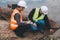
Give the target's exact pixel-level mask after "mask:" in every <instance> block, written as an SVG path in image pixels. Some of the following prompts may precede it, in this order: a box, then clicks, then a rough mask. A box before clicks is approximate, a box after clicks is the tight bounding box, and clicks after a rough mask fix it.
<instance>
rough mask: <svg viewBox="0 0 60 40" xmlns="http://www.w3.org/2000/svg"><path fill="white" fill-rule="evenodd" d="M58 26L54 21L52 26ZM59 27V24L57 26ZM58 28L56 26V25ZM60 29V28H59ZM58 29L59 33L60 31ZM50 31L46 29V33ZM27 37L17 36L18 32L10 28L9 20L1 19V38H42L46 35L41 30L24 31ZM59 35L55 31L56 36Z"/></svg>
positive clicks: (26, 39)
mask: <svg viewBox="0 0 60 40" xmlns="http://www.w3.org/2000/svg"><path fill="white" fill-rule="evenodd" d="M51 23H52V21H51ZM53 25H54V26H57V24H56V23H55V22H54V24H52V26H53ZM57 27H58V26H57ZM55 28H56V27H55ZM59 31H60V30H59ZM59 31H58V33H60V32H59ZM48 33H49V32H47V31H45V34H48ZM24 34H25V38H21V37H18V36H16V34H15V33H14V32H13V31H12V30H10V29H9V22H8V21H5V20H0V40H40V38H42V37H43V36H44V35H43V33H41V32H36V33H32V32H30V31H28V32H26V33H24ZM55 35H57V33H56V32H55V34H54V36H55Z"/></svg>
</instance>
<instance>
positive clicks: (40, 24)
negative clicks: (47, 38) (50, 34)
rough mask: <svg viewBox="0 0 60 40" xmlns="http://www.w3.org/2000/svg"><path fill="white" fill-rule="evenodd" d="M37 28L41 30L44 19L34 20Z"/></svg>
mask: <svg viewBox="0 0 60 40" xmlns="http://www.w3.org/2000/svg"><path fill="white" fill-rule="evenodd" d="M36 24H37V28H38V30H42V29H43V28H44V24H45V22H44V20H39V21H37V22H36Z"/></svg>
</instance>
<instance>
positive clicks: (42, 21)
mask: <svg viewBox="0 0 60 40" xmlns="http://www.w3.org/2000/svg"><path fill="white" fill-rule="evenodd" d="M37 23H39V24H45V22H44V20H39V21H38V22H37Z"/></svg>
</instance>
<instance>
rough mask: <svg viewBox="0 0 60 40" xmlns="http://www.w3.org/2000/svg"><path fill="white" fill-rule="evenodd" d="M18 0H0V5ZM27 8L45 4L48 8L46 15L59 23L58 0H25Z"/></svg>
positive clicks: (59, 10)
mask: <svg viewBox="0 0 60 40" xmlns="http://www.w3.org/2000/svg"><path fill="white" fill-rule="evenodd" d="M18 1H19V0H0V6H2V7H7V4H9V3H17V2H18ZM26 2H27V5H28V8H27V10H29V11H30V10H31V9H32V8H35V7H38V8H40V6H42V5H46V6H47V7H48V8H49V14H48V16H49V17H50V18H51V19H53V20H54V21H56V22H59V23H60V0H26Z"/></svg>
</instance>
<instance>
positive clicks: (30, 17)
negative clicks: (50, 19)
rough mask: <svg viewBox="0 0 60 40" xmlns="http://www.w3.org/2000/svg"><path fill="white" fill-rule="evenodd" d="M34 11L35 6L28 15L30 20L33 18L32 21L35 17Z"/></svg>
mask: <svg viewBox="0 0 60 40" xmlns="http://www.w3.org/2000/svg"><path fill="white" fill-rule="evenodd" d="M34 12H35V8H34V9H32V10H31V12H30V13H29V15H28V18H29V20H31V21H32V22H34V21H33V18H32V17H33V15H34Z"/></svg>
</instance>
